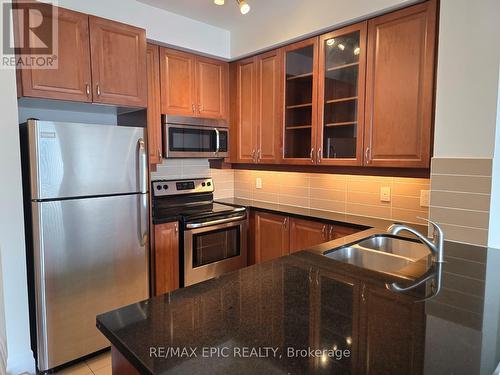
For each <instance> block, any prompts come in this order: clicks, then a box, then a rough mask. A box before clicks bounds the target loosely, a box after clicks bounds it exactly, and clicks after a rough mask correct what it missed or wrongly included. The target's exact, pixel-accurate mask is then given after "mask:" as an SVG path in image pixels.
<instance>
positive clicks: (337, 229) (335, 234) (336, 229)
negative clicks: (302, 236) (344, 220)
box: [328, 224, 361, 240]
mask: <svg viewBox="0 0 500 375" xmlns="http://www.w3.org/2000/svg"><path fill="white" fill-rule="evenodd" d="M360 231H361V229H358V228H353V227H344V226H342V225H336V224H332V225H330V230H329V236H328V237H329V239H330V240H336V239H338V238H342V237H345V236H349V235H351V234H354V233H358V232H360Z"/></svg>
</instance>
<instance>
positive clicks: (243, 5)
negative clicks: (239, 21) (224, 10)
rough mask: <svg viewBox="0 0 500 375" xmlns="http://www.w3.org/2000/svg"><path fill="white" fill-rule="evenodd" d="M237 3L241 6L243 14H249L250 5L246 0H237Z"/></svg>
mask: <svg viewBox="0 0 500 375" xmlns="http://www.w3.org/2000/svg"><path fill="white" fill-rule="evenodd" d="M236 3H238V5H239V6H240V12H241V14H247V13H248V12H250V5H248V3H247V2H246V1H245V0H236Z"/></svg>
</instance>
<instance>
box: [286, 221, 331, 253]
mask: <svg viewBox="0 0 500 375" xmlns="http://www.w3.org/2000/svg"><path fill="white" fill-rule="evenodd" d="M328 228H329V225H328V224H325V223H320V222H319V221H311V220H302V219H295V218H291V219H290V253H294V252H296V251H300V250H304V249H307V248H310V247H312V246H315V245H319V244H321V243H323V242H327V241H328Z"/></svg>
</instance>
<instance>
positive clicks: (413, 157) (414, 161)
mask: <svg viewBox="0 0 500 375" xmlns="http://www.w3.org/2000/svg"><path fill="white" fill-rule="evenodd" d="M367 48H368V51H367V71H366V112H365V121H366V126H365V165H368V166H375V167H418V168H429V162H430V154H431V133H432V122H433V100H434V99H433V97H434V96H433V94H434V62H435V48H436V1H434V0H433V1H428V2H424V3H421V4H418V5H415V6H412V7H409V8H405V9H403V10H400V11H397V12H393V13H389V14H386V15H383V16H380V17H377V18H374V19H371V20H369V21H368V47H367Z"/></svg>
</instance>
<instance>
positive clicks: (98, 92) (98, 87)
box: [95, 83, 101, 96]
mask: <svg viewBox="0 0 500 375" xmlns="http://www.w3.org/2000/svg"><path fill="white" fill-rule="evenodd" d="M95 90H96V93H97V96H101V87H100V86H99V83H96V84H95Z"/></svg>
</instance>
